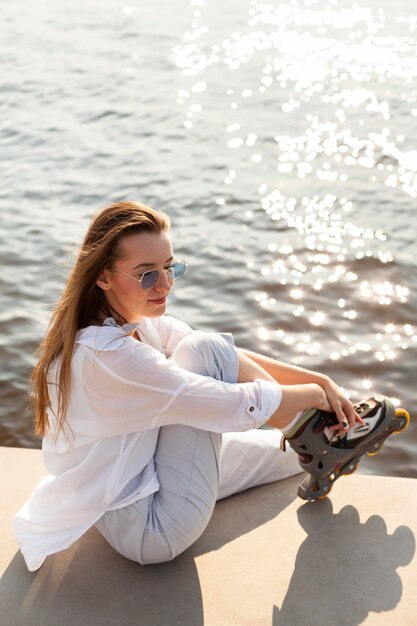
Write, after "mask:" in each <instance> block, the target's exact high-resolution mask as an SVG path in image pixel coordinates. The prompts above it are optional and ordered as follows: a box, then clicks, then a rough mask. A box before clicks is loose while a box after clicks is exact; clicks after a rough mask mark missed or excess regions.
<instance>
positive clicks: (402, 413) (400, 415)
mask: <svg viewBox="0 0 417 626" xmlns="http://www.w3.org/2000/svg"><path fill="white" fill-rule="evenodd" d="M395 417H396V418H397V419H399V420H400V421H401V422H404V423H403V424H402V425H400V428H399V429H398V430H394V432H393V434H398V433H402V432H403V430H405V429H406V428H408V425H409V423H410V414H409V412H408V411H406V410H405V409H397V410H396V411H395Z"/></svg>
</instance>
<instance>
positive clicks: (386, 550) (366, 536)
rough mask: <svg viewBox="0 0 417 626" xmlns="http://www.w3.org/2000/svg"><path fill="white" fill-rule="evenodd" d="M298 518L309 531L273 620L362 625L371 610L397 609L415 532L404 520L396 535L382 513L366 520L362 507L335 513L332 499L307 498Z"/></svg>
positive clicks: (289, 625)
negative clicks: (362, 518)
mask: <svg viewBox="0 0 417 626" xmlns="http://www.w3.org/2000/svg"><path fill="white" fill-rule="evenodd" d="M298 519H299V522H300V524H301V526H302V527H303V528H304V530H305V531H306V532H307V534H308V536H307V538H306V539H305V541H304V542H303V544H302V545H301V546H300V549H299V551H298V554H297V559H296V564H295V569H294V573H293V575H292V578H291V581H290V585H289V587H288V591H287V594H286V596H285V599H284V602H283V604H282V607H281V608H278V607H276V606H275V607H274V610H273V618H272V624H273V626H294V625H296V624H308V626H323V625H324V624H325V625H326V626H330V625H336V624H337V625H338V626H342V625H343V626H357V625H358V624H361V623H362V622H363V621H364V620H365V619H366V617H367V616H368V614H369V612H371V611H374V612H377V613H380V612H382V611H391V610H392V609H394V608H395V607H396V606H397V604H398V603H399V601H400V599H401V595H402V583H401V578H400V576H399V575H398V573H397V571H396V570H397V568H398V567H401V566H405V565H407V564H408V563H410V562H411V560H412V558H413V556H414V553H415V548H416V543H415V537H414V534H413V532H412V531H411V529H410V528H408V527H407V526H399V527H398V528H397V529H396V530H395V532H394V533H393V534H392V535H389V534H388V532H387V527H386V524H385V522H384V520H383V519H382V517H380V516H378V515H372V516H371V517H369V519H368V520H367V521H366V522H365V523H363V524H361V522H360V520H359V515H358V512H357V510H356V509H355V508H354V507H353V506H350V505H349V506H345V507H343V508H342V509H341V511H340V512H339V513H338V514H334V513H333V507H332V503H331V501H330V500H328V499H326V500H323V501H320V502H316V503H315V504H314V505H313V506H312V505H311V504H305V505H303V506H301V507H300V508H299V510H298Z"/></svg>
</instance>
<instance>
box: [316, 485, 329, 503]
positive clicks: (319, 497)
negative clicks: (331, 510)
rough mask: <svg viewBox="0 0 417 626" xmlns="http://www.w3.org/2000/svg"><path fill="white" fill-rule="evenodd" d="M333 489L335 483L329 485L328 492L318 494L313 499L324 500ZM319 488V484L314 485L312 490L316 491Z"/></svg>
mask: <svg viewBox="0 0 417 626" xmlns="http://www.w3.org/2000/svg"><path fill="white" fill-rule="evenodd" d="M332 489H333V485H328V486H327V491H326V493H323V494H322V495H321V496H317V497H316V498H313V500H324V498H327V496H328V495H329V493H330V492H331V490H332ZM318 490H319V486H318V485H314V487H313V488H312V491H313V492H315V491H318Z"/></svg>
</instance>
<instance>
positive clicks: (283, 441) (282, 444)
mask: <svg viewBox="0 0 417 626" xmlns="http://www.w3.org/2000/svg"><path fill="white" fill-rule="evenodd" d="M286 441H287V438H286V437H285V435H283V436H282V439H281V441H280V444H279V449H280V450H282V451H283V452H286V451H287V448H286V446H285V442H286Z"/></svg>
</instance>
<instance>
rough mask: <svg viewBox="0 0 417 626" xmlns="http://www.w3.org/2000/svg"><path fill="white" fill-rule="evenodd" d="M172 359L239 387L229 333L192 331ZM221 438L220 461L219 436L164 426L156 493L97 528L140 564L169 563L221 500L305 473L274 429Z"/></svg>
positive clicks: (117, 512) (195, 535) (157, 461)
mask: <svg viewBox="0 0 417 626" xmlns="http://www.w3.org/2000/svg"><path fill="white" fill-rule="evenodd" d="M171 358H172V359H174V360H175V361H176V362H177V363H178V365H180V367H182V368H183V369H186V370H188V371H192V372H195V373H197V374H201V375H204V376H211V377H212V378H216V379H217V380H222V381H224V382H229V383H236V382H237V378H238V370H239V365H238V357H237V353H236V349H235V346H234V342H233V337H232V335H230V334H227V333H226V334H223V333H204V332H194V333H192V334H190V335H188V336H187V337H185V338H184V339H183V340H182V341H181V342H180V343H179V344H178V346H177V348H176V350H175V352H174V354H173V355H172V357H171ZM223 439H224V445H223V448H224V450H225V451H227V454H225V455H223V454H222V457H223V458H222V459H221V448H222V435H220V434H218V433H212V432H208V431H204V430H200V429H197V428H191V427H190V426H181V425H170V426H163V427H162V428H161V429H160V431H159V437H158V443H157V447H156V452H155V457H154V458H155V467H156V471H157V473H158V480H159V483H160V488H159V491H157V492H156V493H154V494H151V495H150V496H148V497H146V498H144V499H142V500H139V501H138V502H135V503H134V504H130V505H128V506H126V507H124V508H121V509H116V510H113V511H108V512H107V513H105V514H104V515H103V516H102V517H101V518H100V519H99V521H98V522H97V523H96V526H97V528H98V530H99V531H100V532H101V534H102V535H103V536H104V537H105V538H106V539H107V541H108V542H109V543H110V544H111V545H112V546H113V548H115V550H117V551H118V552H119V553H120V554H122V555H124V556H125V557H127V558H128V559H132V560H133V561H137V562H138V563H141V564H150V563H162V562H164V561H170V560H172V559H173V558H175V557H176V556H177V555H178V554H181V552H183V551H184V550H186V549H187V548H188V547H189V546H190V545H191V544H193V543H194V542H195V541H196V540H197V539H198V537H200V535H201V534H202V533H203V531H204V529H205V528H206V526H207V524H208V522H209V520H210V518H211V515H212V513H213V509H214V505H215V503H216V500H217V499H219V498H220V497H225V496H227V495H230V494H231V493H236V492H237V491H241V490H242V489H245V488H247V487H252V486H254V485H257V484H261V483H264V482H271V481H273V480H278V479H280V478H286V477H288V476H291V475H293V474H297V473H298V472H300V471H301V469H300V466H299V464H298V461H297V456H296V455H295V453H293V452H292V450H291V451H290V450H289V451H287V453H286V454H285V455H284V454H283V453H282V452H281V451H280V450H279V441H280V433H279V431H277V430H275V429H268V430H262V429H257V430H252V431H248V432H246V433H227V434H226V435H223ZM222 452H223V451H222ZM220 464H222V467H224V468H225V470H224V471H222V472H220ZM221 474H222V475H223V476H224V480H223V481H222V482H224V487H223V488H222V486H221V485H220V484H219V483H220V480H221Z"/></svg>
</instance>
